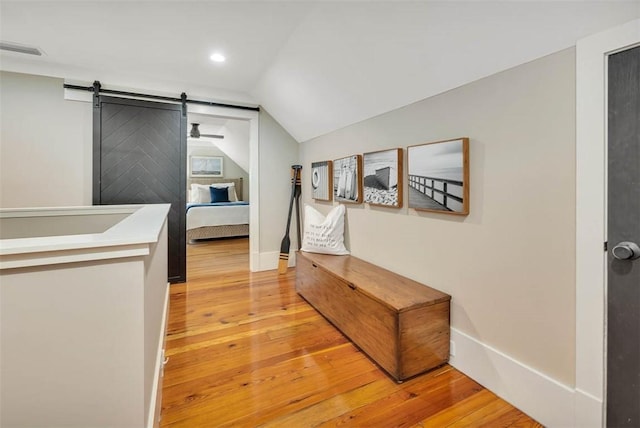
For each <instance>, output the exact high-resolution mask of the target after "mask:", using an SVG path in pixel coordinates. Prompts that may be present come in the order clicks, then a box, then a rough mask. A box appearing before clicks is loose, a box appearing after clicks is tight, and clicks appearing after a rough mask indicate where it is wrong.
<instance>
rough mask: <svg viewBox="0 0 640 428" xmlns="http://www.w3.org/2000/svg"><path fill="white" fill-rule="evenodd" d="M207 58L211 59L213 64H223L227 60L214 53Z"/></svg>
mask: <svg viewBox="0 0 640 428" xmlns="http://www.w3.org/2000/svg"><path fill="white" fill-rule="evenodd" d="M209 58H211V61H213V62H225V61H226V60H227V58H225V57H224V55H222V54H221V53H214V54H213V55H211V56H210V57H209Z"/></svg>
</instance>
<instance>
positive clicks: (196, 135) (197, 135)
mask: <svg viewBox="0 0 640 428" xmlns="http://www.w3.org/2000/svg"><path fill="white" fill-rule="evenodd" d="M199 126H200V124H199V123H192V124H191V131H190V132H189V133H188V134H187V137H191V138H200V137H205V138H219V139H222V138H224V135H220V134H201V133H200V129H199V128H198V127H199Z"/></svg>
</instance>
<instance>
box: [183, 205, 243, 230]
mask: <svg viewBox="0 0 640 428" xmlns="http://www.w3.org/2000/svg"><path fill="white" fill-rule="evenodd" d="M226 224H249V205H222V206H211V207H206V206H205V207H202V206H196V207H191V208H189V211H187V230H189V229H195V228H198V227H205V226H224V225H226Z"/></svg>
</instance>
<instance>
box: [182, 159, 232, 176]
mask: <svg viewBox="0 0 640 428" xmlns="http://www.w3.org/2000/svg"><path fill="white" fill-rule="evenodd" d="M189 176H190V177H224V158H223V157H222V156H191V157H190V158H189Z"/></svg>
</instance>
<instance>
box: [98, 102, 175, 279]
mask: <svg viewBox="0 0 640 428" xmlns="http://www.w3.org/2000/svg"><path fill="white" fill-rule="evenodd" d="M186 127H187V117H186V107H185V106H183V105H178V104H165V103H157V102H151V101H140V100H131V99H123V98H113V97H104V96H100V97H96V99H95V100H94V114H93V203H94V205H117V204H157V203H170V204H171V210H170V211H169V218H168V222H169V225H168V233H169V272H168V279H169V281H170V282H184V281H185V280H186V239H185V218H186V217H185V194H186V190H185V189H186V172H185V168H186V164H187V162H186V146H187V129H186Z"/></svg>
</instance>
